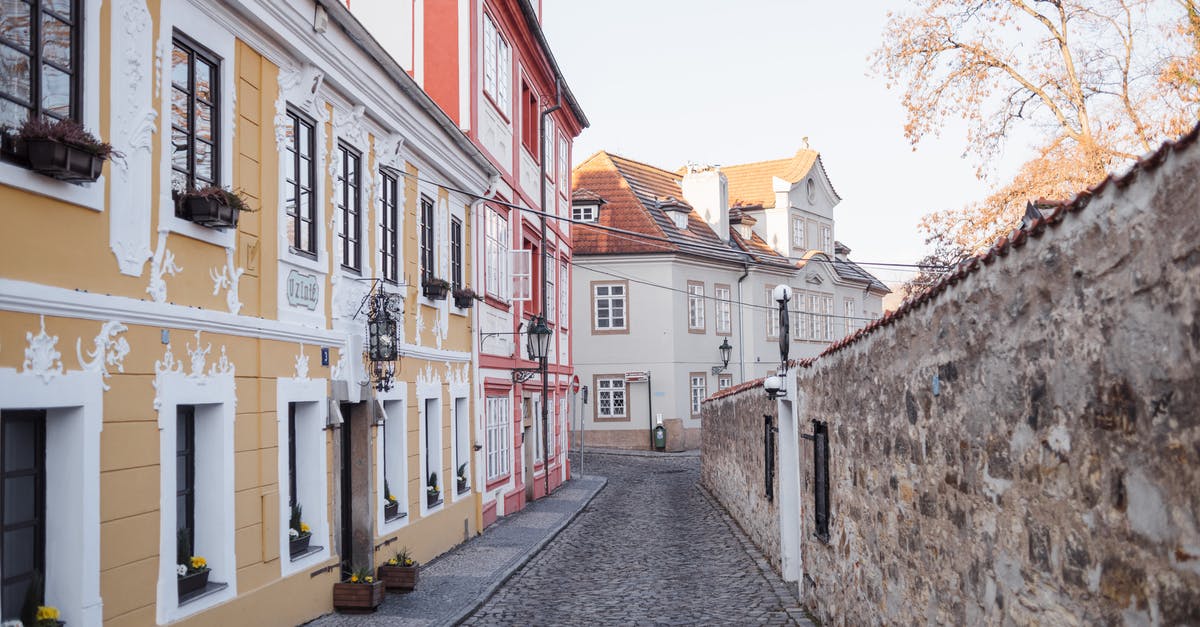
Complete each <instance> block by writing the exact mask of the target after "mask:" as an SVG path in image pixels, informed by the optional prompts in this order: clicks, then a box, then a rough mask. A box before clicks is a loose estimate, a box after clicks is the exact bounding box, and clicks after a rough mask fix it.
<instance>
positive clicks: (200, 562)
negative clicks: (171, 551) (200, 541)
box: [192, 555, 208, 570]
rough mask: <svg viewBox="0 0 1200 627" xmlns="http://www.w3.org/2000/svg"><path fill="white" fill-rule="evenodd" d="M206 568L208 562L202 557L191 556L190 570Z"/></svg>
mask: <svg viewBox="0 0 1200 627" xmlns="http://www.w3.org/2000/svg"><path fill="white" fill-rule="evenodd" d="M206 566H208V562H207V561H205V560H204V558H203V557H200V556H199V555H193V556H192V570H201V569H203V568H204V567H206Z"/></svg>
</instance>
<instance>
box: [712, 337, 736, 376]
mask: <svg viewBox="0 0 1200 627" xmlns="http://www.w3.org/2000/svg"><path fill="white" fill-rule="evenodd" d="M717 350H718V351H720V352H721V365H720V366H713V367H712V373H713V374H720V373H722V372H725V369H726V368H728V367H729V356H730V354H731V353H733V346H731V345H730V344H729V338H725V339H723V340H721V345H720V346H718V347H717Z"/></svg>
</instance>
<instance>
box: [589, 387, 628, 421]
mask: <svg viewBox="0 0 1200 627" xmlns="http://www.w3.org/2000/svg"><path fill="white" fill-rule="evenodd" d="M596 417H597V418H624V417H625V379H624V378H612V379H607V378H597V379H596Z"/></svg>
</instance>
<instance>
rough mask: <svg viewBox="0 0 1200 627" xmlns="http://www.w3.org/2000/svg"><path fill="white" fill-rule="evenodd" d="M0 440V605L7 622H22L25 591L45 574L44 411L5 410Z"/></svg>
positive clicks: (1, 423) (0, 425)
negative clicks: (0, 564)
mask: <svg viewBox="0 0 1200 627" xmlns="http://www.w3.org/2000/svg"><path fill="white" fill-rule="evenodd" d="M0 438H2V444H3V449H0V512H2V514H3V515H2V517H0V520H3V522H4V524H3V526H2V527H0V543H2V544H0V546H3V547H4V578H3V582H4V583H3V589H2V590H3V591H2V593H0V594H2V597H0V598H2V600H0V603H2V606H0V607H3V608H4V614H3V618H4V620H5V621H8V620H10V619H20V618H21V608H22V606H23V605H24V604H25V595H26V593H27V591H28V589H29V587H30V586H32V585H33V583H34V578H35V577H37V576H38V574H42V573H45V572H46V412H45V411H40V410H39V411H6V412H4V413H3V418H2V420H0Z"/></svg>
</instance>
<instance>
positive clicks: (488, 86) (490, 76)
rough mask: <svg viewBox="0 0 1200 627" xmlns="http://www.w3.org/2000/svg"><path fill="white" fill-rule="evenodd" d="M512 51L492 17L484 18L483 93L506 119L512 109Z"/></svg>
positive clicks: (486, 16)
mask: <svg viewBox="0 0 1200 627" xmlns="http://www.w3.org/2000/svg"><path fill="white" fill-rule="evenodd" d="M511 86H512V50H511V49H510V48H509V47H508V42H507V41H505V40H504V36H503V35H501V34H500V29H498V28H496V23H495V22H493V21H492V16H490V15H488V14H486V13H485V14H484V16H483V93H485V94H487V95H488V96H489V97H490V98H491V99H492V102H493V103H495V105H496V107H497V108H499V109H500V112H501V113H503V114H504V115H505V116H506V117H507V116H508V115H509V112H510V111H511V109H512V104H511V102H510V101H509V90H510V89H511Z"/></svg>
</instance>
